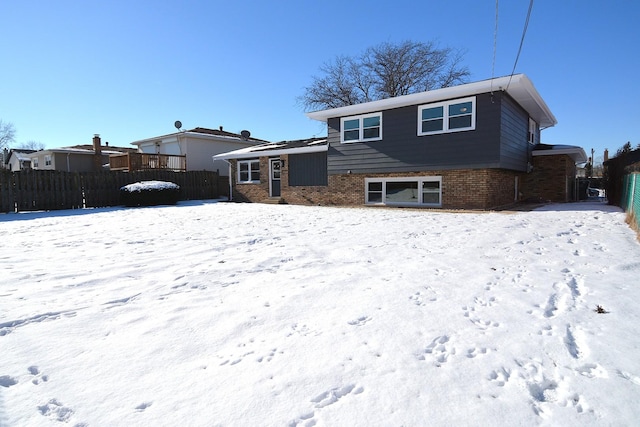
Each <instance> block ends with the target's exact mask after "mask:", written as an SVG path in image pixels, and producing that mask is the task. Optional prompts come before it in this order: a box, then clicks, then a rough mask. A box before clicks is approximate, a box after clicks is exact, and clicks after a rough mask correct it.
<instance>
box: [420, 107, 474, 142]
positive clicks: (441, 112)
mask: <svg viewBox="0 0 640 427" xmlns="http://www.w3.org/2000/svg"><path fill="white" fill-rule="evenodd" d="M475 128H476V98H475V97H471V98H462V99H455V100H452V101H446V102H438V103H434V104H427V105H421V106H419V107H418V136H424V135H435V134H439V133H448V132H460V131H465V130H474V129H475Z"/></svg>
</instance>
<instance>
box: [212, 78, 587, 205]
mask: <svg viewBox="0 0 640 427" xmlns="http://www.w3.org/2000/svg"><path fill="white" fill-rule="evenodd" d="M307 116H308V117H309V118H311V119H314V120H319V121H323V122H326V123H327V126H328V136H327V144H326V145H325V146H324V148H323V150H324V151H320V148H319V147H316V149H317V150H318V151H317V152H314V153H313V157H314V159H313V160H311V157H312V156H311V154H305V155H304V157H299V156H300V155H301V154H302V153H298V152H297V151H295V150H296V148H295V145H291V143H281V145H282V146H281V147H280V149H279V150H278V149H273V150H264V151H263V152H255V151H245V152H242V151H234V152H230V153H224V154H221V155H218V156H215V157H214V158H215V159H226V160H228V161H229V162H230V164H231V170H232V171H233V173H232V180H231V185H232V188H233V198H234V199H235V200H246V201H253V202H263V201H269V200H273V198H274V197H276V198H278V200H281V201H283V202H286V203H295V204H321V205H389V206H413V207H441V208H454V209H455V208H472V209H491V208H496V207H501V206H506V205H509V204H513V203H514V202H517V201H520V200H524V199H528V198H531V199H544V200H552V201H561V202H564V201H569V200H574V194H573V193H574V186H573V182H574V181H575V169H576V163H580V162H585V161H586V156H585V154H584V150H583V149H582V148H580V147H568V146H563V148H562V149H558V150H554V149H549V146H544V145H542V144H540V130H541V129H544V128H548V127H551V126H554V125H555V124H556V123H557V121H556V118H555V117H554V116H553V114H552V113H551V111H550V109H549V108H548V107H547V105H546V103H545V102H544V100H543V99H542V97H541V96H540V94H539V93H538V92H537V91H536V89H535V88H534V86H533V84H532V83H531V81H530V80H529V79H528V78H527V77H526V76H525V75H523V74H517V75H514V76H511V77H501V78H496V79H491V80H485V81H480V82H475V83H469V84H464V85H460V86H454V87H449V88H444V89H437V90H432V91H427V92H421V93H416V94H411V95H405V96H399V97H396V98H389V99H383V100H379V101H373V102H368V103H363V104H358V105H350V106H346V107H340V108H333V109H329V110H323V111H316V112H311V113H307ZM296 143H298V142H296ZM552 148H553V147H552ZM289 149H291V150H293V151H288V150H289ZM323 157H324V159H325V160H324V163H323V164H322V167H323V168H324V171H323V172H324V175H325V176H326V182H325V183H321V182H320V180H319V179H318V177H315V179H316V180H317V182H316V181H314V182H309V183H304V182H302V183H301V184H300V183H297V182H296V181H295V179H297V178H296V176H292V174H293V173H295V174H297V173H299V171H298V169H297V168H298V163H300V164H305V163H306V162H314V165H317V166H318V167H319V166H321V163H322V161H321V160H320V159H321V158H323ZM278 161H280V166H281V171H280V172H279V174H278V178H279V179H280V186H281V191H280V195H279V196H278V195H277V194H275V193H274V192H273V183H272V181H274V180H276V179H277V178H276V174H275V172H274V165H275V166H277V165H278ZM283 162H284V163H283ZM548 169H550V170H551V172H549V170H548ZM249 175H250V176H251V178H247V177H248V176H249ZM258 176H259V179H254V178H256V177H258ZM292 179H293V185H292ZM299 184H300V185H299Z"/></svg>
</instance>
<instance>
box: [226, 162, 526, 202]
mask: <svg viewBox="0 0 640 427" xmlns="http://www.w3.org/2000/svg"><path fill="white" fill-rule="evenodd" d="M281 159H282V160H284V161H285V164H284V166H283V167H282V170H281V179H282V180H281V190H282V193H281V199H282V201H284V202H285V203H290V204H298V205H323V206H336V205H340V206H361V205H364V204H365V186H364V180H365V178H379V177H386V178H391V177H419V176H441V177H442V207H443V208H445V209H492V208H496V207H500V206H506V205H509V204H512V203H513V202H514V198H515V186H516V184H515V180H516V176H517V177H518V179H520V181H522V179H521V178H520V174H518V173H516V172H511V171H505V170H496V169H481V170H474V169H465V170H448V171H429V172H402V173H385V174H374V173H372V174H340V175H329V177H328V185H327V186H295V187H291V186H289V185H288V182H289V174H288V172H289V171H288V167H287V166H288V163H289V162H288V156H286V155H284V156H281ZM236 164H237V162H235V161H232V176H231V179H232V180H233V182H234V192H233V199H234V200H236V201H250V202H266V201H269V200H271V199H270V197H269V182H268V178H269V175H268V171H269V164H268V159H267V158H266V157H262V158H261V159H260V178H261V182H260V184H239V185H236V179H237V173H236Z"/></svg>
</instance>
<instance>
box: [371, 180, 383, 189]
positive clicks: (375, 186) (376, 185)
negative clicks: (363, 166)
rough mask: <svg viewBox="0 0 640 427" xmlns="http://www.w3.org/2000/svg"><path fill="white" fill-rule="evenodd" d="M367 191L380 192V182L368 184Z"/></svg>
mask: <svg viewBox="0 0 640 427" xmlns="http://www.w3.org/2000/svg"><path fill="white" fill-rule="evenodd" d="M369 191H382V183H381V182H370V183H369Z"/></svg>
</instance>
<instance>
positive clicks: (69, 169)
mask: <svg viewBox="0 0 640 427" xmlns="http://www.w3.org/2000/svg"><path fill="white" fill-rule="evenodd" d="M70 154H71V153H67V172H71V165H70V163H69V155H70Z"/></svg>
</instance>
